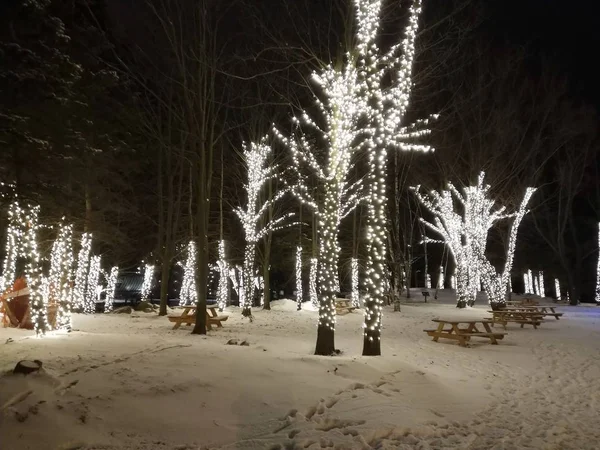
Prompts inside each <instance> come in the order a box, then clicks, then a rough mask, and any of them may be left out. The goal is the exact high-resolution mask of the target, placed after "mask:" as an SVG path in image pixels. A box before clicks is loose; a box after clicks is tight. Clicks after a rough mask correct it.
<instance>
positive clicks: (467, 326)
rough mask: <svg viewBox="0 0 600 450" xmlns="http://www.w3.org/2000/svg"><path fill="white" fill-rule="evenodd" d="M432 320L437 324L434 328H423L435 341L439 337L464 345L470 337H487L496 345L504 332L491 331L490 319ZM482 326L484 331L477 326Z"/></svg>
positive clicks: (502, 337)
mask: <svg viewBox="0 0 600 450" xmlns="http://www.w3.org/2000/svg"><path fill="white" fill-rule="evenodd" d="M433 322H435V323H437V324H438V326H437V328H436V329H435V330H423V331H425V332H426V333H427V334H428V335H429V336H432V337H433V340H434V341H435V342H438V339H439V338H445V339H454V340H457V341H458V344H459V345H460V346H462V347H466V346H467V343H468V342H469V340H470V339H471V338H472V337H480V338H485V339H489V340H490V342H491V343H492V344H494V345H498V340H499V339H504V336H505V335H506V333H498V332H496V331H492V329H491V327H490V323H491V321H489V320H486V319H483V320H467V319H460V320H449V319H433ZM480 326H481V327H483V329H484V330H485V331H481V330H480V329H479V327H480Z"/></svg>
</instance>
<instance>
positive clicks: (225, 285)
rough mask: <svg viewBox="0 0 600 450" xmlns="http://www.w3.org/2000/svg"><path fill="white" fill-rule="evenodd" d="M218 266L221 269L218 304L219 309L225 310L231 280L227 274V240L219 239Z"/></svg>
mask: <svg viewBox="0 0 600 450" xmlns="http://www.w3.org/2000/svg"><path fill="white" fill-rule="evenodd" d="M217 268H218V270H219V285H218V286H217V305H218V306H219V311H223V310H224V309H225V306H227V298H228V297H229V295H228V290H229V282H228V277H227V274H228V273H229V265H228V264H227V259H225V241H223V240H221V241H219V259H218V261H217Z"/></svg>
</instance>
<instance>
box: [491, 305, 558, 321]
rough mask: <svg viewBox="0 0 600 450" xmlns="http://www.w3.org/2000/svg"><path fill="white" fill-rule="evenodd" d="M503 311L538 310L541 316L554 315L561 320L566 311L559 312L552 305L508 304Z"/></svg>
mask: <svg viewBox="0 0 600 450" xmlns="http://www.w3.org/2000/svg"><path fill="white" fill-rule="evenodd" d="M501 311H530V312H538V313H539V315H540V316H543V317H545V316H552V317H554V318H555V319H556V320H559V319H560V318H561V317H562V316H563V315H564V313H557V312H556V306H551V305H540V306H507V307H506V308H502V310H501Z"/></svg>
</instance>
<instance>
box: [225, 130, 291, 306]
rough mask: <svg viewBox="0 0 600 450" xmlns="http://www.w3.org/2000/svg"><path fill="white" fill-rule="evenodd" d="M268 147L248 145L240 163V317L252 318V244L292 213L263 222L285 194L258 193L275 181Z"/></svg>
mask: <svg viewBox="0 0 600 450" xmlns="http://www.w3.org/2000/svg"><path fill="white" fill-rule="evenodd" d="M271 152H272V149H271V146H270V145H268V144H267V139H266V137H265V138H263V139H262V140H261V141H260V142H258V143H255V142H251V143H250V144H246V145H245V146H244V153H243V157H244V163H245V165H246V169H247V177H248V180H247V182H246V183H244V190H245V191H246V195H247V203H246V207H245V209H244V208H242V207H238V208H236V209H235V212H236V214H237V216H238V218H239V219H240V222H241V223H242V227H243V228H244V236H245V239H246V248H245V251H244V267H243V270H242V283H241V284H242V286H241V289H240V292H239V293H240V306H241V307H242V315H244V317H252V302H253V299H254V289H255V284H254V272H255V271H254V263H255V255H256V244H257V243H258V242H259V241H260V239H262V238H263V237H264V236H265V235H267V234H268V233H272V232H274V231H276V230H279V229H281V228H284V227H286V226H289V225H291V224H290V223H286V220H287V219H288V218H289V217H290V216H291V215H292V214H293V213H288V214H284V215H283V216H280V217H277V218H273V219H271V220H270V221H266V220H263V219H264V214H265V212H266V211H267V210H268V209H269V207H270V206H271V205H273V204H274V203H275V202H276V201H277V200H279V199H280V198H281V197H283V195H285V193H286V191H285V190H281V191H279V192H277V193H276V194H275V195H274V196H273V197H272V198H270V199H268V200H266V201H263V200H262V199H261V196H260V193H261V191H262V190H263V188H264V187H265V186H266V185H267V183H268V182H269V180H271V179H277V178H278V175H277V170H278V167H277V166H271V165H269V158H270V156H271Z"/></svg>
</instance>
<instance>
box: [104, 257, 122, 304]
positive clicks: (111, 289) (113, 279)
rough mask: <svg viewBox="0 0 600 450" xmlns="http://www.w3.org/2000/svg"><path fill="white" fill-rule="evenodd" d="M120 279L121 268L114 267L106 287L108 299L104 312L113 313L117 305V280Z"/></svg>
mask: <svg viewBox="0 0 600 450" xmlns="http://www.w3.org/2000/svg"><path fill="white" fill-rule="evenodd" d="M118 279H119V267H118V266H113V267H111V269H110V274H109V275H108V283H107V285H106V299H105V302H104V312H111V311H112V310H113V307H114V303H115V291H116V290H117V280H118Z"/></svg>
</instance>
